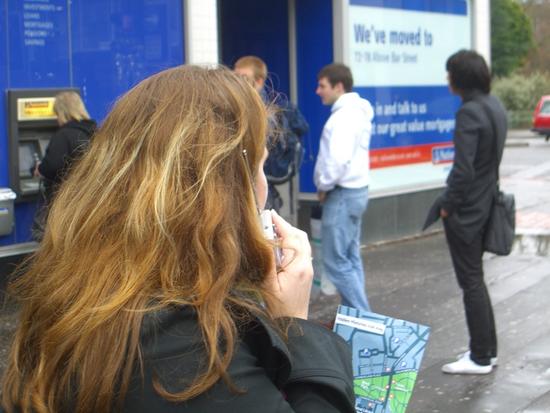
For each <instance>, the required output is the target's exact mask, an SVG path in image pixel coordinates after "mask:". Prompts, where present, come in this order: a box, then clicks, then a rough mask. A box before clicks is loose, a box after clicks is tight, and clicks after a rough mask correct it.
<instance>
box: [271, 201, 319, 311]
mask: <svg viewBox="0 0 550 413" xmlns="http://www.w3.org/2000/svg"><path fill="white" fill-rule="evenodd" d="M271 214H272V216H273V224H274V225H275V231H276V232H277V236H278V237H279V240H280V245H281V248H282V262H281V267H280V268H279V269H278V270H277V271H275V270H274V271H272V273H271V275H270V276H269V277H268V279H267V283H269V288H270V289H271V291H272V292H273V293H274V295H275V296H276V297H277V298H278V299H279V305H278V306H277V308H271V309H270V310H271V311H272V312H273V313H274V314H273V315H274V316H276V317H296V318H303V319H304V320H306V319H307V316H308V309H309V296H310V293H311V283H312V281H313V265H312V262H311V246H310V244H309V240H308V238H307V234H306V233H305V232H304V231H301V230H299V229H297V228H294V227H293V226H292V225H290V224H289V223H288V222H286V221H285V220H284V219H283V218H281V217H280V216H279V214H277V213H276V212H275V211H271Z"/></svg>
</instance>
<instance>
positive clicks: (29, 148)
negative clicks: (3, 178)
mask: <svg viewBox="0 0 550 413" xmlns="http://www.w3.org/2000/svg"><path fill="white" fill-rule="evenodd" d="M37 157H38V148H37V147H36V143H35V142H20V143H19V177H21V178H31V177H32V172H31V169H32V168H33V167H34V164H35V160H36V158H37Z"/></svg>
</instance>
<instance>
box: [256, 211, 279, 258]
mask: <svg viewBox="0 0 550 413" xmlns="http://www.w3.org/2000/svg"><path fill="white" fill-rule="evenodd" d="M260 221H261V223H262V230H263V232H264V235H265V237H266V238H267V239H268V240H271V241H274V240H275V239H276V238H277V234H276V233H275V225H273V216H272V215H271V211H270V210H268V209H264V210H263V211H262V212H260ZM273 252H274V253H275V265H276V266H277V267H280V266H281V262H282V255H283V254H282V251H281V249H280V248H279V247H275V248H274V251H273Z"/></svg>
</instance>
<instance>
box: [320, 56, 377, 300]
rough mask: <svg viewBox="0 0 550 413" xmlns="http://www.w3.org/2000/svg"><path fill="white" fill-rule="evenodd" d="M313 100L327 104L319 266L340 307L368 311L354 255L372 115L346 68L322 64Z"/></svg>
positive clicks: (365, 185) (359, 264)
mask: <svg viewBox="0 0 550 413" xmlns="http://www.w3.org/2000/svg"><path fill="white" fill-rule="evenodd" d="M317 80H318V84H317V90H316V93H317V95H319V96H320V98H321V101H322V102H323V104H324V105H331V106H332V108H331V115H330V117H329V119H328V120H327V122H326V123H325V126H324V128H323V133H322V135H321V142H320V146H319V154H318V156H317V162H316V164H315V174H314V180H315V185H316V186H317V191H318V192H317V195H318V198H319V201H320V202H321V204H322V205H323V218H322V240H323V243H322V245H323V264H324V268H325V272H326V274H327V276H328V277H329V279H330V280H331V281H332V282H333V283H334V285H335V286H336V288H337V289H338V292H339V293H340V295H341V297H342V304H343V305H347V306H350V307H354V308H357V309H359V310H365V311H370V306H369V302H368V299H367V294H366V289H365V274H364V271H363V263H362V260H361V254H360V251H359V247H360V239H361V219H362V216H363V214H364V212H365V210H366V209H367V203H368V185H369V144H370V137H371V129H372V119H373V117H374V112H373V109H372V106H371V104H370V103H369V101H368V100H366V99H362V98H361V97H360V96H359V95H358V94H357V93H354V92H352V87H353V77H352V74H351V71H350V69H349V68H348V67H347V66H345V65H343V64H339V63H333V64H330V65H327V66H325V67H323V68H322V69H321V71H320V72H319V74H318V76H317Z"/></svg>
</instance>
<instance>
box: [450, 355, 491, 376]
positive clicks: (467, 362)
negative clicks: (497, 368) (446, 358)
mask: <svg viewBox="0 0 550 413" xmlns="http://www.w3.org/2000/svg"><path fill="white" fill-rule="evenodd" d="M441 371H442V372H443V373H447V374H489V373H490V372H491V371H493V366H491V365H488V366H482V365H480V364H477V363H476V362H474V361H473V360H472V359H471V358H470V355H469V354H464V355H463V356H462V357H461V358H460V359H458V360H457V361H455V362H454V363H448V364H444V365H443V367H441Z"/></svg>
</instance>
